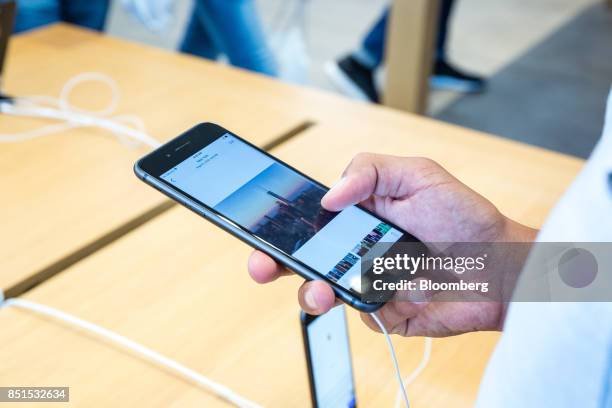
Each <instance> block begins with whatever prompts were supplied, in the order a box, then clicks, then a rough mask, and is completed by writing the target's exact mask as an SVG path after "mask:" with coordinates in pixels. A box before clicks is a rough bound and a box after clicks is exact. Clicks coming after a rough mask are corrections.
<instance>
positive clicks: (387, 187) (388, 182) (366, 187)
mask: <svg viewBox="0 0 612 408" xmlns="http://www.w3.org/2000/svg"><path fill="white" fill-rule="evenodd" d="M434 166H437V165H436V164H435V163H434V162H433V161H431V160H428V159H424V158H419V157H396V156H386V155H380V154H371V153H361V154H358V155H357V156H355V157H354V158H353V160H352V161H351V163H350V164H349V165H348V167H347V168H346V170H345V171H344V176H343V177H342V178H341V179H340V181H339V182H338V183H336V184H335V185H334V186H333V187H332V188H331V189H330V190H329V191H328V192H327V194H325V196H324V197H323V198H322V199H321V205H322V206H323V208H325V209H326V210H329V211H340V210H342V209H344V208H346V207H348V206H351V205H354V204H357V203H361V202H362V201H365V200H367V199H368V198H370V197H371V196H372V195H376V196H379V197H390V198H395V199H398V198H406V197H409V196H410V195H412V194H414V192H415V191H417V190H418V189H420V188H422V187H423V184H426V180H425V179H426V178H425V177H422V175H423V173H424V172H427V173H432V169H433V167H434ZM434 173H435V172H434ZM429 178H431V177H429Z"/></svg>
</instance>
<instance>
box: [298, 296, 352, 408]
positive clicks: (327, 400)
mask: <svg viewBox="0 0 612 408" xmlns="http://www.w3.org/2000/svg"><path fill="white" fill-rule="evenodd" d="M301 318H302V331H303V334H304V348H305V351H306V359H307V364H308V375H309V380H310V392H311V394H312V404H313V406H314V407H315V408H343V407H345V408H346V407H350V408H353V407H356V406H357V402H356V398H355V384H354V381H353V365H352V362H351V349H350V344H349V338H348V330H347V325H346V315H345V311H344V306H337V307H335V308H333V309H331V310H330V311H329V312H327V313H325V314H324V315H321V316H311V315H307V314H305V313H303V312H302V316H301Z"/></svg>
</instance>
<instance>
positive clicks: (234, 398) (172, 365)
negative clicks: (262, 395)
mask: <svg viewBox="0 0 612 408" xmlns="http://www.w3.org/2000/svg"><path fill="white" fill-rule="evenodd" d="M6 306H9V307H10V306H12V307H17V308H21V309H26V310H30V311H33V312H36V313H39V314H42V315H45V316H50V317H53V318H55V319H58V320H61V321H63V322H66V323H69V324H71V325H74V326H76V327H79V328H81V329H84V330H86V331H89V332H92V333H94V334H97V335H98V336H100V337H103V338H105V339H107V340H110V341H112V342H114V343H116V344H118V345H120V346H122V347H124V348H126V349H128V350H131V351H133V352H135V353H137V354H140V355H142V356H144V357H146V358H147V359H149V360H151V361H153V362H154V363H156V364H158V365H160V366H163V367H164V368H167V369H169V370H171V371H174V372H175V373H177V374H179V375H180V376H181V377H183V378H185V379H187V380H189V381H191V382H193V383H195V384H196V385H199V386H200V387H202V388H204V389H206V390H208V391H210V392H212V393H214V394H216V395H218V396H219V397H221V398H223V399H225V400H226V401H228V402H230V403H232V404H234V405H235V406H237V407H241V408H260V405H257V404H256V403H254V402H252V401H250V400H248V399H246V398H244V397H242V396H240V395H238V394H236V393H235V392H234V391H232V390H231V389H229V388H228V387H225V386H223V385H221V384H219V383H216V382H214V381H212V380H211V379H209V378H207V377H205V376H203V375H202V374H200V373H198V372H196V371H194V370H192V369H190V368H188V367H185V366H184V365H182V364H180V363H178V362H177V361H175V360H172V359H171V358H169V357H166V356H164V355H162V354H160V353H158V352H156V351H153V350H151V349H150V348H148V347H145V346H143V345H142V344H139V343H136V342H135V341H133V340H130V339H128V338H127V337H124V336H122V335H120V334H117V333H115V332H113V331H111V330H108V329H106V328H104V327H101V326H98V325H96V324H94V323H91V322H88V321H86V320H83V319H80V318H78V317H76V316H73V315H71V314H68V313H65V312H62V311H61V310H58V309H55V308H52V307H49V306H46V305H41V304H38V303H34V302H31V301H29V300H25V299H18V298H11V299H7V300H5V301H4V302H3V303H2V305H1V307H6Z"/></svg>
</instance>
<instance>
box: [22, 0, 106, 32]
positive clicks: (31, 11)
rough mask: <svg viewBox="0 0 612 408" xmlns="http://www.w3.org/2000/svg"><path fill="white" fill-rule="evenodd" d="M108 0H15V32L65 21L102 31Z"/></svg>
mask: <svg viewBox="0 0 612 408" xmlns="http://www.w3.org/2000/svg"><path fill="white" fill-rule="evenodd" d="M108 5H109V0H17V16H16V20H15V32H16V33H19V32H22V31H27V30H31V29H33V28H37V27H40V26H44V25H47V24H53V23H57V22H58V21H65V22H66V23H71V24H76V25H80V26H83V27H87V28H90V29H92V30H97V31H102V30H103V29H104V23H105V22H106V13H107V11H108Z"/></svg>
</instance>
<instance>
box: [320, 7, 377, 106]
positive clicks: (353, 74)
mask: <svg viewBox="0 0 612 408" xmlns="http://www.w3.org/2000/svg"><path fill="white" fill-rule="evenodd" d="M388 19H389V10H388V9H386V10H385V11H384V12H383V14H382V15H381V16H380V18H379V19H378V21H377V22H376V23H375V24H374V26H373V27H372V28H371V29H370V31H369V32H368V33H367V34H366V36H365V37H364V39H363V41H362V43H361V46H360V47H359V49H357V50H356V51H355V52H353V53H352V54H349V55H347V56H346V57H344V58H342V59H340V60H338V61H336V62H330V63H328V64H326V65H325V72H326V73H327V75H328V76H329V77H330V79H331V80H332V82H333V83H334V84H335V85H336V86H337V87H338V88H339V89H340V90H341V91H342V92H343V93H345V94H347V95H348V96H351V97H353V98H355V99H361V100H368V101H370V102H376V103H378V102H379V96H378V91H377V90H376V85H375V83H374V73H375V72H376V69H377V68H378V67H379V66H380V65H381V64H382V61H383V56H384V55H383V54H384V49H385V31H386V30H387V21H388Z"/></svg>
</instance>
